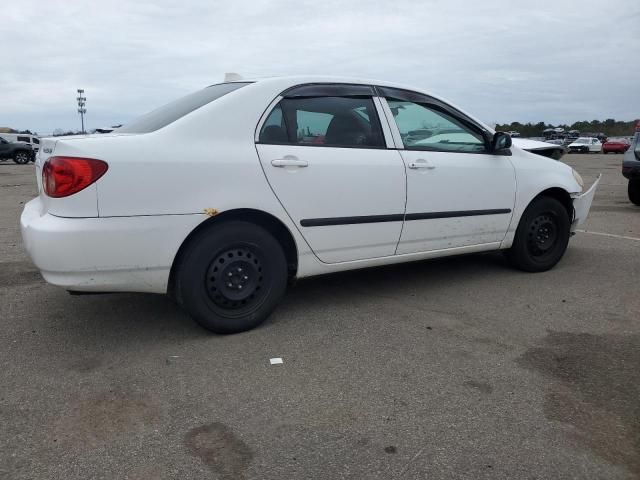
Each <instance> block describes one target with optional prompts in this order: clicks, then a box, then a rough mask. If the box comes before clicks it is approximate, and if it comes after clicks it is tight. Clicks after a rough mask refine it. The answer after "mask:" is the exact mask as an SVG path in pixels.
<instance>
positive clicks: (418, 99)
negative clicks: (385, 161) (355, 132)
mask: <svg viewBox="0 0 640 480" xmlns="http://www.w3.org/2000/svg"><path fill="white" fill-rule="evenodd" d="M375 88H376V91H377V92H378V95H379V96H380V98H381V100H384V101H382V105H383V110H384V113H385V115H386V116H387V117H388V118H387V121H388V122H389V125H390V128H391V132H392V137H393V140H394V143H395V147H396V150H404V151H407V152H412V151H414V152H438V153H456V154H470V155H511V152H510V151H509V152H508V153H506V152H505V153H494V152H491V140H492V138H491V134H490V132H489V131H488V130H487V129H486V128H484V127H483V126H482V125H481V124H479V123H478V122H476V121H475V120H473V119H472V118H470V117H469V116H467V115H465V114H464V113H462V112H461V111H459V110H458V109H456V108H454V107H452V106H451V105H448V104H446V103H444V102H443V101H441V100H438V99H437V98H433V97H431V96H429V95H426V94H424V93H418V92H414V91H412V90H405V89H401V88H394V87H380V86H376V87H375ZM388 98H391V99H397V100H401V101H406V102H412V103H416V104H418V105H420V104H426V106H427V107H428V108H430V109H433V110H434V111H435V112H438V111H442V112H443V113H445V114H447V115H449V116H451V117H453V118H455V119H456V120H458V121H459V122H460V123H462V124H463V125H465V126H466V127H467V128H470V129H471V130H474V131H476V132H477V133H480V134H481V135H482V137H483V138H484V145H485V149H484V151H482V152H465V151H458V150H446V149H438V148H432V147H410V148H407V147H405V145H404V142H403V141H402V136H401V134H400V129H399V128H398V124H397V123H396V121H395V118H394V116H393V112H392V111H391V107H389V102H388V101H387V99H388ZM433 107H435V108H433Z"/></svg>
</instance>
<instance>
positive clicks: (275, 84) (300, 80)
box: [221, 75, 493, 131]
mask: <svg viewBox="0 0 640 480" xmlns="http://www.w3.org/2000/svg"><path fill="white" fill-rule="evenodd" d="M248 82H249V83H254V84H256V86H263V87H267V88H269V87H272V88H273V89H274V90H280V91H283V90H286V89H287V88H290V87H294V86H296V85H302V84H307V83H343V84H351V85H376V86H379V87H391V88H398V89H401V90H408V91H411V92H417V93H421V94H424V95H428V96H429V97H432V98H434V99H436V100H440V101H442V102H444V103H446V104H448V105H451V106H452V107H454V108H455V109H457V110H458V111H460V112H461V113H463V114H465V115H467V116H468V117H470V118H472V119H474V120H475V121H477V122H478V123H480V124H481V125H482V126H483V127H484V128H486V129H487V130H488V131H493V129H492V128H491V127H489V126H488V125H487V124H486V123H484V122H482V121H480V120H479V119H477V117H476V116H475V115H472V114H471V113H469V112H467V111H466V110H465V109H464V108H461V107H460V106H458V105H456V104H455V103H454V102H451V101H450V100H447V99H446V98H443V97H441V96H439V95H436V94H434V93H432V92H430V91H428V90H425V89H422V88H418V87H415V86H413V85H406V84H401V83H396V82H389V81H387V80H376V79H367V78H357V77H344V76H333V75H285V76H273V77H254V78H238V79H234V80H231V81H227V82H221V83H248Z"/></svg>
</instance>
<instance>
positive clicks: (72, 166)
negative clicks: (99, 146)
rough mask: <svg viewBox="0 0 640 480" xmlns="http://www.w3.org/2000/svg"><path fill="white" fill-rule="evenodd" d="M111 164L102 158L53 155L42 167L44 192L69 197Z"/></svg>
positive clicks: (55, 196) (49, 194)
mask: <svg viewBox="0 0 640 480" xmlns="http://www.w3.org/2000/svg"><path fill="white" fill-rule="evenodd" d="M107 168H109V166H108V165H107V163H106V162H103V161H102V160H94V159H92V158H79V157H51V158H49V159H48V160H47V161H46V162H45V164H44V166H43V167H42V185H43V187H44V192H45V193H46V194H47V195H48V196H49V197H53V198H61V197H68V196H69V195H73V194H74V193H78V192H79V191H80V190H83V189H85V188H87V187H88V186H89V185H91V184H92V183H94V182H95V181H96V180H98V179H99V178H100V177H101V176H102V175H104V174H105V172H106V171H107Z"/></svg>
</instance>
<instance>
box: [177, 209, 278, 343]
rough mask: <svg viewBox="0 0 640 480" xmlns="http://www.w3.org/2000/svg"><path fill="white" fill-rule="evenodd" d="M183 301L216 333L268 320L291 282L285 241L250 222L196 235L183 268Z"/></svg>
mask: <svg viewBox="0 0 640 480" xmlns="http://www.w3.org/2000/svg"><path fill="white" fill-rule="evenodd" d="M176 281H177V283H176V292H177V297H178V301H179V303H180V304H181V305H182V306H183V307H184V308H185V310H187V312H188V313H189V314H190V315H191V316H192V317H193V318H194V320H195V321H196V322H198V323H199V324H200V325H202V326H203V327H204V328H206V329H208V330H211V331H214V332H216V333H236V332H242V331H245V330H249V329H251V328H254V327H256V326H258V325H260V324H261V323H262V322H264V321H265V320H266V318H267V317H268V316H269V314H270V313H271V312H272V311H273V310H274V308H275V307H276V305H277V304H278V302H279V301H280V299H281V298H282V296H283V294H284V292H285V290H286V286H287V262H286V258H285V254H284V251H283V249H282V246H281V245H280V243H279V242H278V241H277V240H276V239H275V238H274V237H273V236H272V235H271V234H270V233H269V232H267V231H266V230H264V229H263V228H261V227H259V226H257V225H254V224H252V223H249V222H242V221H230V222H225V223H221V224H219V225H214V226H212V227H211V228H209V229H206V230H203V231H202V232H200V233H199V234H197V236H196V237H195V238H194V239H193V241H191V243H190V244H189V246H188V247H187V250H186V251H185V253H184V255H183V256H182V260H181V262H180V265H179V266H178V270H177V277H176Z"/></svg>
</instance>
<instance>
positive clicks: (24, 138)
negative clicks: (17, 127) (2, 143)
mask: <svg viewBox="0 0 640 480" xmlns="http://www.w3.org/2000/svg"><path fill="white" fill-rule="evenodd" d="M0 137H2V138H4V139H5V140H6V141H7V142H23V143H28V144H29V145H31V148H33V151H34V152H35V153H36V155H37V154H38V150H39V149H40V139H39V138H38V137H36V136H35V135H29V134H27V133H0Z"/></svg>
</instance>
